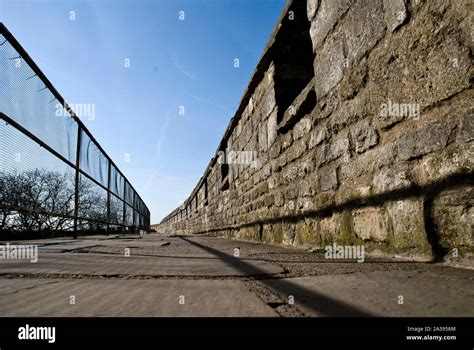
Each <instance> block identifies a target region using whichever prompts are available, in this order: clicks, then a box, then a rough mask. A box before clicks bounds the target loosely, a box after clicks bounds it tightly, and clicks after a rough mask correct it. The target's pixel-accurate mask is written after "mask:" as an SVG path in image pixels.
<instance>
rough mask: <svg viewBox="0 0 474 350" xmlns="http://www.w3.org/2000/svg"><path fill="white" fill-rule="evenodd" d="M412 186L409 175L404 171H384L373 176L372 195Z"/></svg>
mask: <svg viewBox="0 0 474 350" xmlns="http://www.w3.org/2000/svg"><path fill="white" fill-rule="evenodd" d="M411 185H412V182H411V180H410V175H409V173H408V171H406V170H398V169H390V168H389V169H384V170H382V171H380V172H379V173H378V174H376V175H375V176H374V180H373V191H374V194H382V193H387V192H391V191H397V190H398V191H399V190H404V189H407V188H409V187H410V186H411Z"/></svg>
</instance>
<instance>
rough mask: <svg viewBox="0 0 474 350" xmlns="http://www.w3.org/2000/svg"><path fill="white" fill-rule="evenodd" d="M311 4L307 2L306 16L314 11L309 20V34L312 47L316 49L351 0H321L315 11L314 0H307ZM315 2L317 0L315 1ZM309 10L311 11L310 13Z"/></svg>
mask: <svg viewBox="0 0 474 350" xmlns="http://www.w3.org/2000/svg"><path fill="white" fill-rule="evenodd" d="M309 2H310V3H311V4H308V17H310V14H312V10H313V9H314V13H315V14H316V16H315V17H314V16H313V18H314V19H313V21H312V22H311V29H310V35H311V39H312V41H313V49H314V50H315V51H316V48H317V47H318V46H320V45H321V43H322V42H323V41H324V39H325V38H326V35H327V34H328V33H329V31H330V30H331V29H332V28H333V27H334V25H335V24H336V22H337V21H338V20H339V18H341V16H342V15H343V14H344V13H345V12H346V11H347V9H348V8H349V6H350V5H351V3H352V2H353V1H352V0H321V3H320V4H319V8H318V11H317V12H316V8H317V7H318V6H317V4H316V6H315V4H314V3H315V1H309ZM316 3H317V2H316ZM310 10H311V13H310Z"/></svg>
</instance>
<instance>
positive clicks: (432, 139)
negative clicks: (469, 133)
mask: <svg viewBox="0 0 474 350" xmlns="http://www.w3.org/2000/svg"><path fill="white" fill-rule="evenodd" d="M454 128H455V124H453V123H449V122H439V123H433V124H430V125H427V126H425V127H424V128H422V129H421V130H416V131H415V132H411V133H407V134H403V135H402V136H401V137H400V139H399V140H398V155H399V157H400V158H401V159H403V160H408V159H412V158H416V157H419V156H422V155H425V154H428V153H430V152H433V151H436V150H439V149H442V148H444V147H446V146H447V144H448V141H449V138H450V137H451V134H452V132H453V130H454Z"/></svg>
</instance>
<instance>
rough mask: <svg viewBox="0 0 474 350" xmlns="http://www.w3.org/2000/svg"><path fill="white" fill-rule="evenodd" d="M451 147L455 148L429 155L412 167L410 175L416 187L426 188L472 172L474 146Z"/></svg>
mask: <svg viewBox="0 0 474 350" xmlns="http://www.w3.org/2000/svg"><path fill="white" fill-rule="evenodd" d="M452 146H457V147H450V148H449V149H446V150H442V151H438V152H435V153H432V154H429V155H427V156H425V157H424V158H423V159H422V160H421V161H420V163H418V164H417V165H416V166H415V167H414V169H413V171H412V174H413V175H414V178H413V180H414V181H416V183H417V185H419V186H426V185H429V184H432V183H435V182H440V181H443V180H445V179H447V178H448V177H449V176H453V175H457V174H458V175H459V174H463V173H465V174H469V173H472V172H473V171H474V145H452Z"/></svg>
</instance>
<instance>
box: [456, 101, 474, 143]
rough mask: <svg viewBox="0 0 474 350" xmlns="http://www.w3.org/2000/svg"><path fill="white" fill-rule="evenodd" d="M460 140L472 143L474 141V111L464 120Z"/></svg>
mask: <svg viewBox="0 0 474 350" xmlns="http://www.w3.org/2000/svg"><path fill="white" fill-rule="evenodd" d="M459 139H460V140H461V141H462V142H470V141H472V140H474V109H472V110H471V111H470V112H469V114H468V115H466V116H465V117H464V118H463V120H462V125H461V130H460V132H459Z"/></svg>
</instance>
